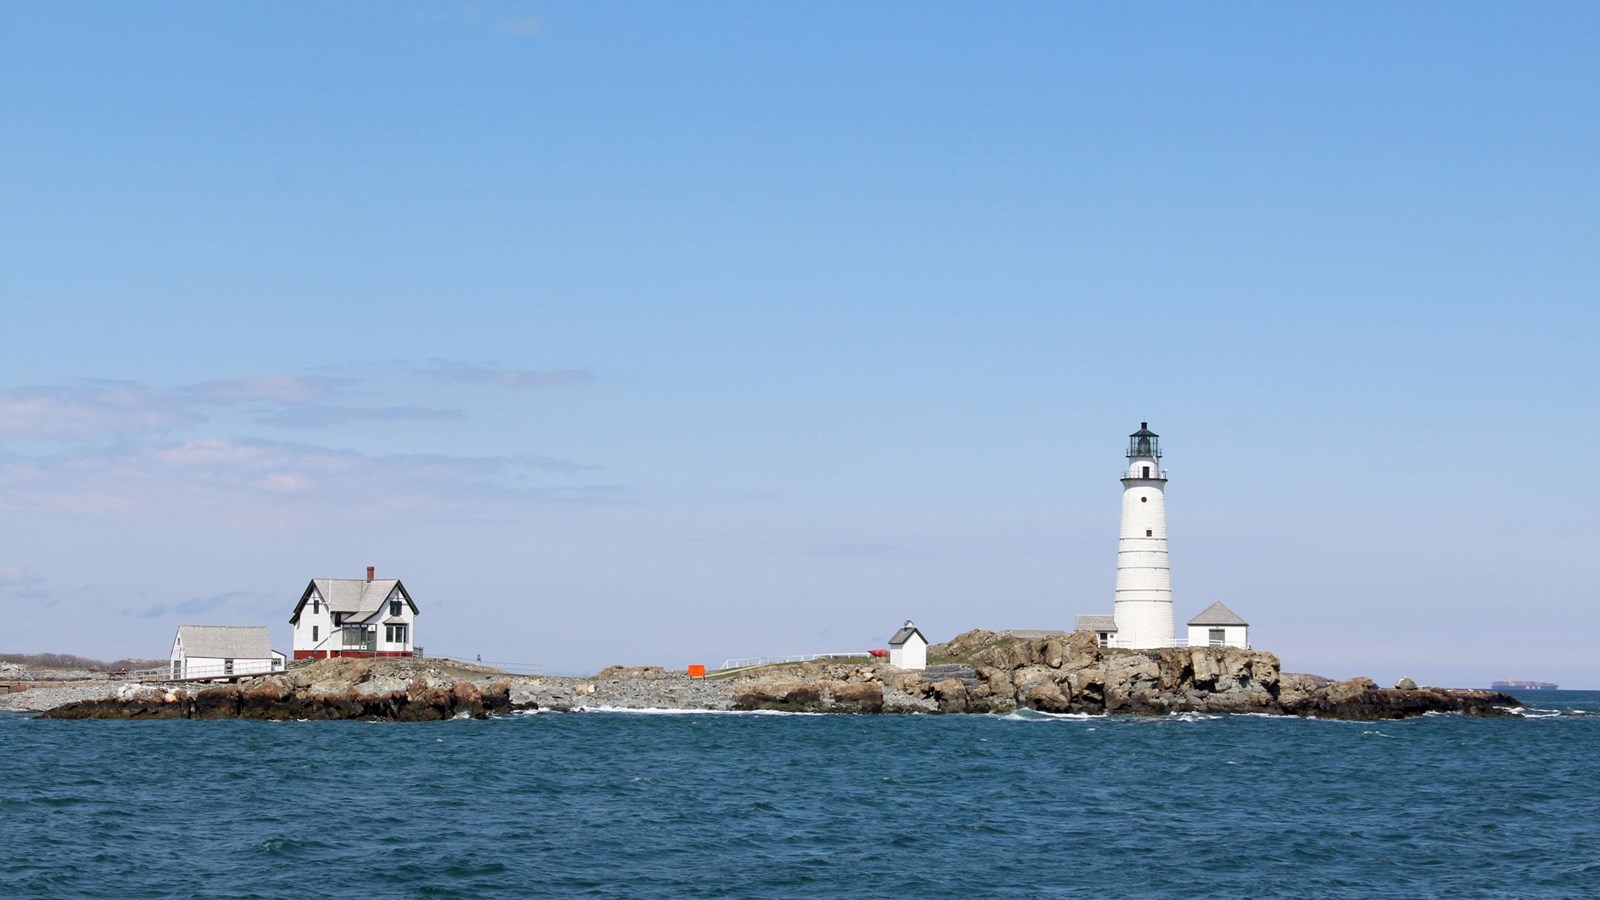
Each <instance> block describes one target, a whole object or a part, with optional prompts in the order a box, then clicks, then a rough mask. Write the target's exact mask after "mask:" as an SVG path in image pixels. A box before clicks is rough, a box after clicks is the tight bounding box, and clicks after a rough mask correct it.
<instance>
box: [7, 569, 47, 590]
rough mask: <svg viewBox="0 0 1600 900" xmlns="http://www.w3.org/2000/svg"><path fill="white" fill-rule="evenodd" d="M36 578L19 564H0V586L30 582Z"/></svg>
mask: <svg viewBox="0 0 1600 900" xmlns="http://www.w3.org/2000/svg"><path fill="white" fill-rule="evenodd" d="M37 580H38V579H36V578H34V577H33V576H30V575H29V574H28V570H27V569H24V568H23V567H21V566H0V587H12V586H14V585H19V584H32V583H34V582H35V581H37Z"/></svg>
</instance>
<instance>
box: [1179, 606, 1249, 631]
mask: <svg viewBox="0 0 1600 900" xmlns="http://www.w3.org/2000/svg"><path fill="white" fill-rule="evenodd" d="M1189 624H1190V625H1244V626H1249V624H1250V623H1249V622H1246V621H1245V620H1243V619H1241V618H1239V614H1238V613H1236V612H1234V611H1233V610H1231V609H1229V608H1227V607H1226V606H1223V605H1222V601H1220V600H1219V601H1217V602H1216V603H1213V604H1211V605H1210V606H1208V607H1206V608H1205V609H1203V610H1201V611H1200V615H1198V616H1195V617H1194V618H1192V619H1190V620H1189Z"/></svg>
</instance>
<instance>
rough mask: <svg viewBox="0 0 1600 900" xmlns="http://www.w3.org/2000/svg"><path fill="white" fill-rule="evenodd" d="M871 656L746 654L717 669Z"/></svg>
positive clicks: (728, 660) (856, 653)
mask: <svg viewBox="0 0 1600 900" xmlns="http://www.w3.org/2000/svg"><path fill="white" fill-rule="evenodd" d="M871 656H872V654H870V653H868V652H867V651H865V650H856V651H853V652H845V653H796V654H795V655H793V656H745V657H740V658H738V659H725V660H723V661H722V665H720V666H718V667H717V670H718V671H719V672H720V671H722V670H725V669H748V668H750V667H751V666H775V665H779V664H781V663H797V662H811V661H812V660H817V659H862V658H869V657H871Z"/></svg>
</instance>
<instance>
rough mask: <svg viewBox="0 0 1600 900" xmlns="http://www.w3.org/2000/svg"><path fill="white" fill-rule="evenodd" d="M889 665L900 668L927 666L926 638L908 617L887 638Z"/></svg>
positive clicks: (921, 667) (922, 667) (923, 667)
mask: <svg viewBox="0 0 1600 900" xmlns="http://www.w3.org/2000/svg"><path fill="white" fill-rule="evenodd" d="M889 665H891V666H895V667H897V668H901V669H926V668H927V667H928V639H927V638H925V637H923V636H922V632H921V631H918V630H917V626H916V625H914V624H912V622H911V620H910V619H907V620H906V624H904V625H902V626H900V630H899V631H896V632H895V633H894V634H893V635H892V636H891V637H890V638H889Z"/></svg>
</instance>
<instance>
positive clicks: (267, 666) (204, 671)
mask: <svg viewBox="0 0 1600 900" xmlns="http://www.w3.org/2000/svg"><path fill="white" fill-rule="evenodd" d="M283 665H284V664H283V662H282V661H280V660H272V661H271V662H270V663H269V662H268V661H266V660H260V659H252V660H248V661H246V660H235V661H234V662H232V663H206V664H205V665H195V664H193V663H185V664H183V665H179V666H172V665H168V666H166V667H164V668H160V669H149V670H146V671H148V672H150V673H152V674H153V675H154V677H155V678H159V679H163V680H165V679H169V678H170V679H186V678H232V677H234V676H236V675H271V674H273V673H274V672H282V671H283ZM130 674H131V673H130Z"/></svg>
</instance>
